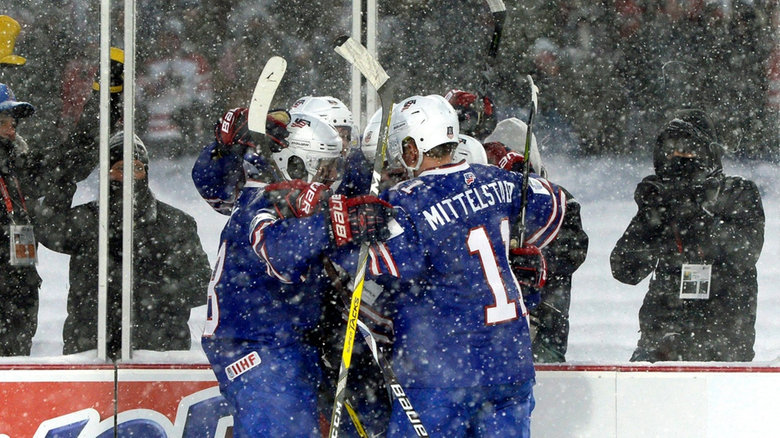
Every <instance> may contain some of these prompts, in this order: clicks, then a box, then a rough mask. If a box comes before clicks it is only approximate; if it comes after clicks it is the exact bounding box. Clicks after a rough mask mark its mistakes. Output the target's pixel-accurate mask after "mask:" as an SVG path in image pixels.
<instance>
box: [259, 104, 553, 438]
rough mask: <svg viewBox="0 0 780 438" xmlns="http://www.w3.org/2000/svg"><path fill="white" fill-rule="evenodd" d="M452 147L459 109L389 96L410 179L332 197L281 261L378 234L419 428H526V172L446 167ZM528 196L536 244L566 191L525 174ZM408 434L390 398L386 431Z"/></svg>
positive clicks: (468, 432)
mask: <svg viewBox="0 0 780 438" xmlns="http://www.w3.org/2000/svg"><path fill="white" fill-rule="evenodd" d="M457 144H458V120H457V115H456V113H455V111H454V110H453V109H452V107H451V106H450V104H449V103H447V102H446V100H444V99H443V98H442V97H441V96H413V97H410V98H408V99H405V100H403V101H402V102H400V103H399V104H397V105H396V107H395V110H394V113H393V117H392V120H391V145H390V146H391V151H390V158H391V160H397V161H398V162H400V163H402V165H403V166H404V167H405V168H406V169H407V170H408V171H409V173H410V176H412V177H413V178H412V179H410V180H408V181H405V182H402V183H399V184H397V185H396V186H395V187H393V188H392V189H390V190H388V191H386V192H384V193H383V195H382V198H383V199H386V201H389V204H387V203H384V202H380V201H374V200H367V199H366V200H363V202H360V203H359V202H357V201H355V200H344V199H338V197H337V196H333V197H331V198H330V200H329V202H328V203H327V205H328V208H327V209H326V210H327V211H324V212H322V213H318V214H315V215H314V216H312V217H311V218H308V219H311V221H310V222H309V224H310V225H311V230H312V232H311V233H310V234H309V235H308V236H306V237H307V240H310V241H311V242H314V243H307V244H306V245H304V248H305V249H304V250H303V251H299V252H297V253H296V257H295V259H290V258H289V257H288V260H287V261H286V263H282V264H281V265H283V266H284V267H285V269H289V271H288V274H287V275H299V272H301V270H303V269H305V267H306V266H307V263H308V261H309V260H312V259H313V258H316V257H317V256H318V255H319V252H320V251H322V250H321V249H317V248H328V247H332V246H333V243H334V242H335V244H336V246H338V245H339V244H340V243H345V242H349V241H350V240H354V239H355V236H358V237H359V238H360V239H361V240H362V239H369V240H371V239H376V240H380V241H384V243H382V244H378V245H375V246H373V247H372V251H371V255H372V257H371V261H370V263H369V269H370V272H371V273H372V274H373V275H384V274H389V275H390V276H391V277H397V278H399V279H400V280H401V281H402V282H401V283H400V284H401V285H402V287H403V289H400V290H397V291H396V292H394V293H393V296H392V303H391V305H392V311H393V313H392V316H393V323H394V327H395V344H394V349H393V350H394V354H393V365H394V367H395V369H396V373H397V374H398V378H399V380H400V381H401V382H402V383H403V384H404V387H405V389H406V391H407V395H408V396H409V398H410V400H412V402H413V403H414V406H415V408H416V410H417V412H418V413H419V414H420V418H421V420H422V421H423V423H424V425H425V427H426V429H427V431H428V432H429V433H430V434H432V435H435V436H447V437H471V436H480V437H481V436H485V437H487V436H490V437H504V436H506V437H527V436H529V434H530V415H531V410H532V409H533V404H534V401H533V395H532V387H533V384H534V370H533V362H532V353H531V340H530V336H529V330H528V322H527V319H526V318H527V312H526V310H525V308H524V306H523V304H522V298H521V293H520V286H519V285H518V282H517V279H516V278H515V276H514V275H513V274H512V270H511V269H510V266H509V260H508V259H509V256H508V253H509V244H510V237H511V236H510V235H511V230H512V229H513V228H514V226H515V222H516V220H517V219H518V218H519V217H520V215H521V210H522V194H521V192H522V190H521V188H522V187H523V177H522V175H521V174H516V173H512V172H507V171H504V170H502V169H499V168H497V167H495V166H483V165H473V166H470V165H468V164H467V163H465V162H459V163H455V164H452V163H451V161H452V152H453V150H454V149H455V147H456V146H457ZM334 198H336V199H334ZM527 202H528V203H527V214H526V227H527V228H526V230H527V231H526V232H527V236H528V239H527V242H528V243H529V244H532V245H533V244H536V245H540V246H543V245H545V244H547V243H549V242H550V241H552V240H553V239H554V238H555V235H556V233H557V231H558V229H559V227H560V224H561V220H562V216H563V212H564V211H563V210H564V208H565V195H564V194H563V193H562V192H560V191H559V190H558V189H557V187H555V186H554V185H552V184H550V183H549V182H547V181H545V180H543V179H537V178H534V179H532V180H529V184H528V191H527ZM390 204H392V206H394V207H395V208H394V209H393V210H392V212H393V213H391V212H389V211H388V209H389V208H388V205H390ZM392 215H395V220H391V219H390V216H392ZM317 225H320V226H321V228H319V230H321V231H320V232H316V231H317V228H316V226H317ZM386 237H387V238H386ZM343 248H349V246H346V245H345V246H343ZM306 250H309V251H311V253H308V254H307V253H306V252H305V251H306ZM256 251H257V248H256ZM269 254H270V253H269ZM282 255H283V254H282ZM281 265H280V266H281ZM380 278H381V277H380ZM413 434H414V431H413V430H412V429H411V425H410V424H409V422H408V420H407V418H406V413H405V412H404V410H403V409H402V407H401V406H400V405H399V404H395V405H394V407H393V414H392V421H391V428H390V431H389V436H411V435H413Z"/></svg>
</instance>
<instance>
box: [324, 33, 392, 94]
mask: <svg viewBox="0 0 780 438" xmlns="http://www.w3.org/2000/svg"><path fill="white" fill-rule="evenodd" d="M334 50H335V51H336V53H338V54H339V55H341V56H342V57H343V58H344V59H346V60H347V61H348V62H349V63H350V64H352V65H354V66H355V68H357V69H358V70H359V71H360V73H362V74H363V76H365V78H366V80H368V82H369V83H371V85H372V86H373V87H374V89H375V90H376V91H377V93H378V92H379V89H380V88H382V86H383V85H384V84H385V83H386V82H387V80H388V79H390V76H388V75H387V73H386V72H385V69H384V68H382V66H381V65H380V64H379V63H378V62H377V61H376V60H375V59H374V58H373V57H372V56H371V54H370V53H368V49H366V48H365V47H363V45H361V44H360V43H358V42H357V41H355V40H354V39H352V37H349V36H341V37H339V38H338V39H336V46H335V48H334Z"/></svg>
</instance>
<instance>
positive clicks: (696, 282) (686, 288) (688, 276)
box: [680, 263, 712, 300]
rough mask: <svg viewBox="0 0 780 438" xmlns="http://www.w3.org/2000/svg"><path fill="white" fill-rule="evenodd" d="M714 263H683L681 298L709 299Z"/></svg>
mask: <svg viewBox="0 0 780 438" xmlns="http://www.w3.org/2000/svg"><path fill="white" fill-rule="evenodd" d="M711 278H712V265H697V264H687V263H686V264H683V265H682V275H681V278H680V298H681V299H683V300H708V299H709V298H710V280H711Z"/></svg>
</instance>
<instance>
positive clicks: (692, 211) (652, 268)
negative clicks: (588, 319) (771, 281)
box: [610, 110, 764, 362]
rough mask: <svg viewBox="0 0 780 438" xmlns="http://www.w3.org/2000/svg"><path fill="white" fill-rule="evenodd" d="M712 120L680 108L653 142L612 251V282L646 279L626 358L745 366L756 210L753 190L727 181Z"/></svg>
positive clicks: (758, 230) (751, 336)
mask: <svg viewBox="0 0 780 438" xmlns="http://www.w3.org/2000/svg"><path fill="white" fill-rule="evenodd" d="M722 152H723V150H722V148H721V146H720V145H719V144H718V143H717V137H716V135H715V130H714V126H713V123H712V121H711V120H710V118H709V117H708V116H707V115H706V113H704V112H703V111H701V110H680V111H678V112H677V113H676V114H675V117H674V118H673V119H672V120H671V121H669V122H668V123H667V124H666V125H665V126H664V128H663V129H662V131H661V133H660V134H659V135H658V138H657V140H656V143H655V150H654V153H653V164H654V167H655V174H654V175H650V176H647V177H645V178H644V179H643V180H642V181H641V182H640V183H639V184H638V185H637V187H636V191H635V193H634V200H635V201H636V203H637V205H638V207H639V208H638V211H637V214H636V215H635V216H634V218H633V219H632V220H631V223H629V225H628V228H627V229H626V231H625V232H624V233H623V236H622V237H621V238H620V239H619V240H618V242H617V244H616V245H615V248H614V249H613V250H612V254H611V256H610V262H611V266H612V275H613V276H614V277H615V279H617V280H618V281H621V282H623V283H627V284H637V283H639V282H640V281H642V279H644V278H645V277H647V275H648V274H650V273H652V274H653V276H652V278H651V280H650V290H649V292H648V293H647V295H645V299H644V302H643V304H642V307H641V309H640V310H639V329H640V332H641V336H640V338H639V343H638V345H637V348H636V350H635V351H634V354H633V355H632V356H631V360H632V361H650V362H655V361H664V360H667V361H668V360H686V361H728V362H732V361H750V360H752V359H753V356H754V351H753V343H754V341H755V335H756V332H755V322H756V295H757V290H758V286H757V282H756V275H757V274H756V262H757V260H758V257H759V255H760V253H761V247H762V245H763V241H764V210H763V207H762V204H761V196H760V194H759V192H758V188H757V187H756V184H755V183H753V182H752V181H749V180H745V179H743V178H741V177H738V176H725V175H723V169H722V165H721V155H722Z"/></svg>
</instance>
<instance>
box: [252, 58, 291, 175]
mask: <svg viewBox="0 0 780 438" xmlns="http://www.w3.org/2000/svg"><path fill="white" fill-rule="evenodd" d="M285 71H287V61H285V60H284V58H282V57H279V56H273V57H271V58H270V59H269V60H268V61H267V62H266V63H265V66H264V67H263V71H262V72H261V73H260V77H259V78H257V84H256V85H255V91H254V92H253V93H252V100H251V101H250V102H249V115H248V120H247V128H248V129H249V133H250V134H251V136H252V140H253V141H254V143H255V145H256V147H255V151H256V152H257V153H259V154H260V156H262V157H263V160H265V161H266V162H267V163H268V165H269V166H270V169H269V170H270V174H269V172H268V171H266V170H264V169H260V172H261V174H264V175H266V176H264V177H265V178H269V179H272V180H278V179H279V178H281V175H282V172H281V171H280V170H279V168H278V167H277V165H276V162H275V161H274V159H273V157H272V156H271V149H270V148H269V147H268V141H269V140H268V139H267V138H266V137H265V119H266V117H267V116H268V109H269V108H270V107H271V102H272V101H273V99H274V95H275V94H276V89H277V88H278V87H279V83H280V82H281V81H282V77H284V73H285Z"/></svg>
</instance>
